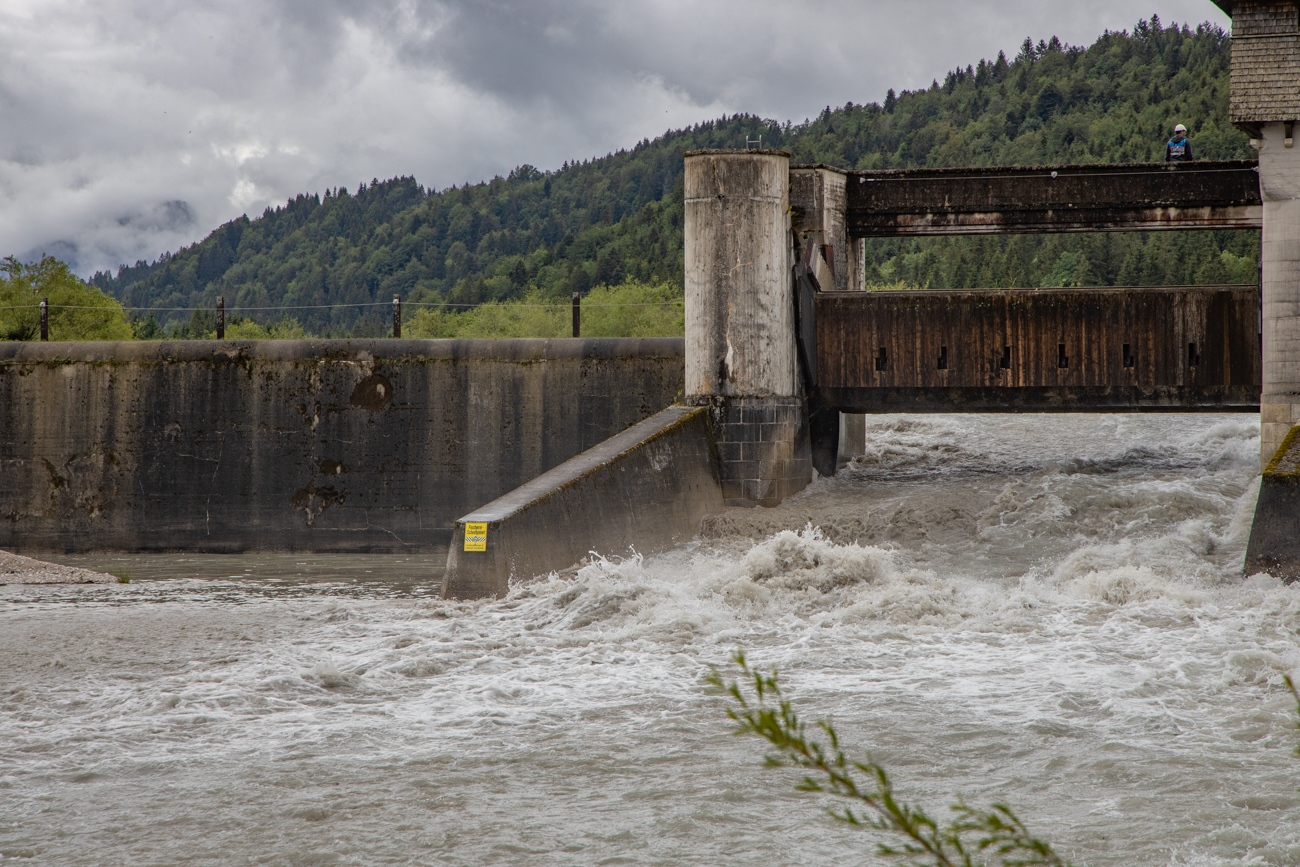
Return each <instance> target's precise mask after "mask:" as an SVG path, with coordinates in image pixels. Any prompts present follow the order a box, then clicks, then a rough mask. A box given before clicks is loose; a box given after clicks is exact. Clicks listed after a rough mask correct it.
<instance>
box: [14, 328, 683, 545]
mask: <svg viewBox="0 0 1300 867" xmlns="http://www.w3.org/2000/svg"><path fill="white" fill-rule="evenodd" d="M682 355H683V346H682V341H681V340H680V339H671V338H664V339H643V340H616V339H609V340H572V339H563V340H428V341H422V340H337V341H335V340H311V341H259V342H233V341H221V342H218V341H194V342H188V341H185V342H183V341H175V342H149V343H45V344H40V343H0V547H4V548H10V549H17V550H25V551H63V552H73V551H88V550H124V551H150V550H184V551H208V552H233V551H248V550H266V551H276V550H280V551H299V550H300V551H345V552H365V551H406V552H417V551H438V550H441V549H442V548H443V547H444V546H446V545H447V544H448V543H449V542H450V540H451V535H452V530H453V527H454V523H455V520H456V518H457V517H459V516H460V515H463V514H465V513H466V512H467V511H469V510H471V509H473V508H475V507H476V506H479V505H481V504H482V503H485V502H488V501H490V500H493V499H494V498H496V497H498V496H500V495H501V494H503V493H505V492H506V491H509V490H511V489H512V488H515V487H517V486H518V485H520V484H521V483H523V482H524V481H527V480H528V479H530V478H532V477H534V476H536V475H538V474H539V473H542V472H545V471H546V470H548V469H550V468H552V467H554V466H556V465H558V464H560V463H562V462H564V461H565V460H568V459H569V458H570V457H572V456H573V455H575V454H578V453H579V452H581V451H583V450H584V449H587V448H590V447H591V446H594V445H596V444H598V443H600V442H602V441H603V440H605V439H607V438H608V437H610V436H611V435H613V434H616V433H618V432H620V431H622V430H625V429H626V428H627V427H628V426H630V425H632V424H635V423H636V422H639V421H641V420H643V419H645V418H648V417H649V416H651V415H653V414H654V413H656V412H658V411H659V410H661V409H663V408H664V407H665V406H668V405H669V404H671V403H672V402H673V400H674V399H676V398H677V396H678V395H679V394H680V393H681V390H682V369H683V368H682Z"/></svg>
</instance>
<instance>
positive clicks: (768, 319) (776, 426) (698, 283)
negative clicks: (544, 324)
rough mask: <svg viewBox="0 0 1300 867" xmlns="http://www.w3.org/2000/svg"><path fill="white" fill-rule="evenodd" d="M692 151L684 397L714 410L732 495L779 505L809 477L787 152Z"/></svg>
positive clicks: (744, 501) (725, 484)
mask: <svg viewBox="0 0 1300 867" xmlns="http://www.w3.org/2000/svg"><path fill="white" fill-rule="evenodd" d="M685 159H686V179H685V195H686V227H685V228H686V232H685V235H686V237H685V243H686V249H685V258H686V399H687V402H688V403H691V404H695V405H707V406H709V407H710V408H711V418H712V423H713V435H714V441H715V442H716V444H717V448H718V457H719V461H720V467H721V473H722V493H723V497H724V499H725V501H726V502H727V503H728V504H729V505H750V506H752V505H765V506H775V505H777V504H778V503H780V502H781V500H783V499H784V498H785V497H788V496H790V495H791V494H793V493H795V492H797V491H799V490H801V489H802V488H803V487H804V486H805V485H807V484H808V482H809V481H811V479H812V462H811V457H810V454H809V450H808V422H807V408H806V406H805V402H804V397H803V393H802V389H801V386H800V381H799V370H798V365H797V360H796V358H797V356H796V351H795V328H794V292H793V286H792V280H791V270H790V269H791V265H792V263H791V261H790V241H789V238H790V223H789V216H788V212H789V204H790V200H789V178H790V155H789V154H788V153H786V152H784V151H775V150H713V151H689V152H687V153H686V155H685Z"/></svg>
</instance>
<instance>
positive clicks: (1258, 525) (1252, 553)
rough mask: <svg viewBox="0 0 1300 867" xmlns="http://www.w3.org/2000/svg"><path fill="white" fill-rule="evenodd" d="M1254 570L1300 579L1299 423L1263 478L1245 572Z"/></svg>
mask: <svg viewBox="0 0 1300 867" xmlns="http://www.w3.org/2000/svg"><path fill="white" fill-rule="evenodd" d="M1254 572H1268V573H1269V574H1270V575H1272V576H1273V577H1275V578H1281V579H1282V580H1284V581H1286V582H1288V583H1290V582H1292V581H1296V580H1300V426H1296V427H1293V428H1291V431H1290V433H1288V434H1287V436H1286V437H1285V438H1284V439H1283V441H1282V444H1281V445H1280V446H1279V447H1278V449H1277V452H1276V454H1274V455H1273V459H1272V460H1271V461H1269V464H1268V466H1267V467H1265V468H1264V474H1263V477H1262V478H1261V479H1260V484H1259V500H1258V502H1257V503H1256V505H1255V523H1254V524H1253V525H1252V526H1251V528H1250V542H1249V544H1247V546H1246V574H1248V575H1249V574H1251V573H1254Z"/></svg>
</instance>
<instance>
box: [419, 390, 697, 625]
mask: <svg viewBox="0 0 1300 867" xmlns="http://www.w3.org/2000/svg"><path fill="white" fill-rule="evenodd" d="M722 505H723V503H722V490H721V487H720V486H719V483H718V476H717V458H716V455H715V454H714V452H713V449H712V446H711V444H710V438H709V415H708V410H707V409H705V408H703V407H688V406H680V405H679V406H672V407H669V408H668V409H665V410H663V411H662V412H660V413H658V414H657V415H655V416H653V417H652V418H649V419H646V420H645V421H643V422H641V423H640V424H638V425H636V426H635V427H632V428H630V429H628V430H626V431H624V432H622V433H620V434H616V435H615V436H613V437H611V438H610V439H608V440H606V441H605V442H603V443H601V444H600V445H598V446H596V447H595V448H593V449H588V450H587V451H585V452H583V453H582V454H581V455H578V456H577V457H575V458H572V459H570V460H568V461H566V462H565V463H563V464H561V465H560V466H558V467H555V468H554V469H552V470H550V471H549V472H546V473H543V474H542V475H541V476H538V477H537V478H536V479H533V480H532V481H530V482H528V483H527V484H525V485H523V486H521V487H519V488H516V489H515V490H513V491H511V492H510V493H508V494H506V495H505V496H503V497H500V498H498V499H496V500H494V501H493V502H491V503H488V504H487V505H486V506H483V507H482V508H479V509H475V510H474V511H473V512H471V513H470V514H468V515H465V516H464V517H462V518H461V519H460V520H458V521H457V522H456V535H455V539H454V540H453V543H452V546H451V550H450V552H449V553H448V555H447V572H446V577H445V578H444V579H443V585H442V592H443V595H444V596H446V597H449V598H453V599H473V598H478V597H483V596H502V595H504V594H505V593H506V591H507V589H508V585H509V582H510V579H511V578H518V579H526V578H531V577H534V576H537V575H545V574H546V573H548V572H552V571H557V570H560V569H566V568H568V567H569V566H572V565H574V564H575V563H577V562H579V561H580V560H581V559H582V558H583V557H585V556H587V554H588V553H590V552H592V551H596V552H599V553H600V554H603V555H606V556H626V555H628V554H630V553H631V549H632V548H633V547H634V546H635V549H636V551H637V552H638V553H642V554H648V553H652V552H654V551H658V550H662V549H664V548H668V547H671V546H673V545H675V544H678V543H680V542H683V541H686V540H688V539H690V538H691V537H693V536H694V535H695V534H696V533H698V532H699V528H700V522H701V521H702V520H703V519H704V517H705V516H706V515H708V514H710V513H711V512H715V511H718V510H719V509H721V508H722ZM471 523H484V524H486V525H487V536H486V550H483V551H467V550H465V525H466V524H471Z"/></svg>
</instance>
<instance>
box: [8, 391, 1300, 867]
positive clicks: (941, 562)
mask: <svg viewBox="0 0 1300 867" xmlns="http://www.w3.org/2000/svg"><path fill="white" fill-rule="evenodd" d="M868 441H869V442H870V444H871V446H870V448H869V450H868V454H867V455H866V456H864V457H863V458H860V459H858V460H856V461H855V462H854V463H853V465H851V466H850V467H848V468H847V469H846V471H845V472H843V473H841V474H840V475H837V476H836V477H835V478H832V479H822V480H819V481H818V482H816V483H815V484H814V485H813V486H812V487H811V488H810V489H809V490H808V491H806V492H805V493H803V494H801V495H799V496H798V497H795V498H792V499H791V500H790V501H787V502H786V503H785V504H783V505H782V506H780V507H778V508H776V509H770V510H768V509H756V510H731V511H728V512H727V513H725V514H723V515H720V516H716V517H715V518H712V519H710V521H709V522H708V523H707V526H706V532H705V534H704V536H703V537H702V539H701V540H700V541H699V542H697V543H695V544H692V545H689V546H685V547H682V548H680V549H677V550H675V551H672V552H669V553H668V554H665V555H662V556H658V557H652V558H643V557H640V556H636V555H632V556H629V557H626V558H617V557H607V558H606V557H596V558H594V559H593V562H591V563H590V564H588V565H586V566H584V567H583V568H582V569H580V570H578V571H577V572H576V573H572V574H566V575H563V576H560V575H552V576H547V577H542V578H539V579H537V580H533V581H529V582H521V583H520V584H518V585H517V586H515V587H513V589H512V590H511V592H510V594H509V596H508V597H506V598H505V599H501V600H495V601H488V602H479V603H453V602H444V601H441V600H437V599H430V598H427V596H406V597H403V596H394V595H391V594H390V595H380V594H374V595H365V594H361V595H358V594H357V592H356V590H355V588H339V587H338V586H336V585H329V584H322V585H314V586H313V585H301V584H297V585H294V586H293V587H292V588H288V589H285V590H282V591H269V590H268V589H267V588H266V586H265V585H254V584H250V583H248V582H240V581H233V580H232V581H197V580H174V581H149V582H137V583H133V584H130V585H117V586H110V587H42V588H31V587H25V588H4V589H3V590H0V651H2V652H3V656H0V659H3V660H4V662H3V675H0V743H4V744H6V749H5V751H4V754H3V758H2V759H0V854H3V855H4V856H5V858H6V859H11V858H18V859H26V860H25V861H20V863H34V864H35V863H41V864H103V863H132V864H177V863H205V864H247V863H268V864H376V863H421V864H423V863H429V864H438V863H448V864H483V863H498V862H509V863H529V864H613V863H619V864H642V863H645V864H663V863H671V864H730V863H735V864H741V863H750V862H752V861H755V860H757V859H761V860H762V861H763V862H764V863H772V864H790V865H795V864H799V865H807V864H822V863H825V864H831V863H835V864H838V863H842V862H844V861H845V860H846V859H854V860H855V861H858V862H861V861H863V860H864V859H865V858H866V856H867V853H869V852H870V851H871V846H870V841H869V840H867V839H865V838H864V837H862V836H861V835H857V834H854V833H851V832H847V831H845V830H843V829H841V828H838V827H836V826H834V825H832V824H831V823H830V822H829V821H828V820H826V819H824V818H823V817H822V816H821V814H819V813H818V810H817V802H816V801H815V800H809V799H808V798H807V797H805V796H800V795H797V794H795V793H794V792H793V791H792V790H791V785H792V782H793V781H792V780H791V779H790V778H789V777H788V776H785V775H784V774H782V773H781V772H773V771H767V770H764V769H763V768H762V767H761V763H760V761H759V758H760V756H761V752H762V751H761V749H760V747H759V745H758V744H756V743H748V742H745V741H743V740H737V739H734V738H731V737H729V736H728V735H727V732H728V727H727V725H726V721H725V718H724V713H723V711H724V704H723V703H722V701H721V700H720V699H719V698H718V697H716V696H713V695H711V694H710V693H709V692H708V691H707V690H706V689H705V687H704V684H703V680H702V678H703V675H704V673H705V672H706V671H707V667H708V666H709V665H710V664H725V662H726V660H727V657H728V654H729V653H730V652H731V650H732V649H733V648H735V647H736V646H738V645H743V646H745V647H746V648H747V649H748V652H749V654H750V656H751V658H752V659H753V660H755V661H756V662H758V663H760V664H762V665H775V666H778V667H779V668H780V669H781V670H782V672H783V677H784V678H785V679H786V681H787V683H788V685H789V689H790V692H791V694H792V696H793V697H794V699H795V700H796V702H797V704H798V705H799V706H800V707H802V708H804V709H805V710H806V712H807V713H809V714H812V715H817V714H823V715H832V716H833V717H834V719H835V720H836V724H837V726H838V727H839V729H840V731H841V733H842V734H843V735H844V737H845V739H846V740H847V741H849V742H850V743H854V744H858V745H860V746H861V747H863V748H870V749H871V750H872V753H873V755H874V756H875V757H876V758H878V759H879V760H881V761H882V762H883V763H884V764H886V765H887V766H888V767H890V768H891V769H892V770H893V771H894V774H895V779H896V784H897V785H898V787H899V790H900V792H901V793H902V794H903V795H904V796H906V797H913V798H916V799H918V800H920V801H922V802H924V803H926V804H928V805H929V806H930V807H932V808H935V809H936V810H942V805H943V804H944V803H946V802H948V801H949V800H951V799H952V798H953V797H955V796H956V795H958V794H961V795H964V796H965V797H966V798H967V799H968V800H971V801H977V802H987V801H989V800H994V799H1001V800H1006V801H1008V802H1009V803H1011V804H1012V805H1013V806H1014V807H1015V808H1016V809H1017V811H1018V812H1019V813H1020V814H1021V816H1022V817H1023V818H1025V819H1026V820H1027V821H1028V822H1029V823H1030V824H1031V827H1033V828H1034V829H1035V830H1037V831H1040V832H1041V833H1042V834H1043V835H1044V836H1046V837H1048V838H1049V839H1052V840H1053V841H1054V842H1056V843H1057V844H1058V845H1059V846H1060V848H1061V849H1063V850H1064V851H1065V852H1066V853H1068V854H1069V855H1070V856H1071V857H1072V858H1073V859H1074V860H1075V861H1076V862H1077V863H1080V864H1091V865H1110V864H1114V865H1119V864H1125V865H1128V864H1135V863H1142V864H1196V865H1224V864H1244V863H1259V864H1293V863H1300V821H1298V820H1300V798H1297V797H1296V789H1297V786H1298V785H1300V758H1297V757H1295V756H1294V755H1293V754H1292V753H1291V750H1292V748H1293V747H1294V745H1295V743H1296V741H1297V738H1298V735H1297V732H1296V730H1295V721H1296V717H1295V713H1294V708H1293V706H1292V705H1291V703H1290V702H1289V699H1288V697H1287V695H1286V694H1285V691H1284V689H1283V688H1282V676H1283V675H1284V674H1285V673H1288V672H1294V671H1297V670H1300V640H1298V635H1300V590H1297V589H1296V588H1293V587H1284V586H1283V585H1281V584H1280V583H1279V582H1277V581H1275V580H1274V579H1272V578H1270V577H1269V576H1267V575H1257V576H1250V577H1244V578H1243V577H1242V576H1241V574H1240V563H1241V560H1242V557H1243V552H1244V546H1245V539H1246V535H1247V533H1248V532H1249V522H1250V513H1251V509H1252V508H1253V500H1254V496H1255V491H1256V488H1255V484H1256V481H1255V479H1256V468H1257V465H1258V455H1257V450H1258V425H1257V424H1253V423H1250V422H1247V421H1242V420H1241V419H1240V418H1237V417H1228V416H1168V417H1156V416H1141V417H1137V416H1113V417H1103V418H1098V417H1069V416H1059V417H1041V416H1040V417H971V416H966V417H959V416H952V417H930V418H921V419H917V418H905V417H899V418H883V419H880V420H878V421H876V422H875V423H873V424H870V425H869V427H868ZM232 574H234V573H232Z"/></svg>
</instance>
